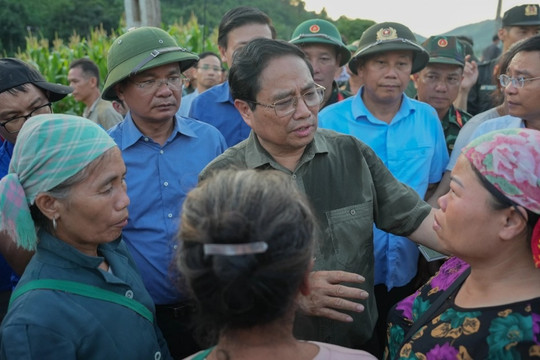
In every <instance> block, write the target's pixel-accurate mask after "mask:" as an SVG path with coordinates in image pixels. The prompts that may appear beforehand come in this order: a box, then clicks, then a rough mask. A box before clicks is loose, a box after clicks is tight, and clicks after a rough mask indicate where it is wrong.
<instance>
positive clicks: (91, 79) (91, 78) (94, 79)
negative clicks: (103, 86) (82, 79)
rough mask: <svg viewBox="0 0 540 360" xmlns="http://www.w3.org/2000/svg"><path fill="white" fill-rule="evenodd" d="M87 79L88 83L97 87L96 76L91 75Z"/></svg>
mask: <svg viewBox="0 0 540 360" xmlns="http://www.w3.org/2000/svg"><path fill="white" fill-rule="evenodd" d="M89 81H90V84H92V86H95V87H97V78H95V77H93V76H92V77H90V80H89Z"/></svg>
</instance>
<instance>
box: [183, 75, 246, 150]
mask: <svg viewBox="0 0 540 360" xmlns="http://www.w3.org/2000/svg"><path fill="white" fill-rule="evenodd" d="M189 117H191V118H193V119H197V120H200V121H204V122H205V123H208V124H210V125H213V126H215V127H216V128H217V129H218V130H219V131H221V133H222V134H223V136H224V137H225V140H226V141H227V146H233V145H236V144H238V143H239V142H240V141H242V140H245V139H247V137H248V136H249V133H250V132H251V128H250V127H249V126H248V125H247V124H246V123H245V121H244V119H242V116H241V115H240V113H239V112H238V110H236V108H235V107H234V100H233V98H232V96H231V94H230V91H229V82H228V81H226V82H224V83H223V84H219V85H216V86H214V87H211V88H210V89H208V90H206V91H205V92H203V93H202V94H199V96H197V97H196V98H195V99H193V102H192V103H191V108H190V110H189Z"/></svg>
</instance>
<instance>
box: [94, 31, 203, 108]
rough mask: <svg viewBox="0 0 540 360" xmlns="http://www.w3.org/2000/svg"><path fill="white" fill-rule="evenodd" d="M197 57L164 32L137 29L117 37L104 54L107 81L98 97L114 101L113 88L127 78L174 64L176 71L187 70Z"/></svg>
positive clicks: (114, 93)
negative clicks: (177, 64) (176, 63)
mask: <svg viewBox="0 0 540 360" xmlns="http://www.w3.org/2000/svg"><path fill="white" fill-rule="evenodd" d="M197 60H199V57H198V56H197V55H196V54H194V53H192V52H190V51H188V50H187V49H184V48H182V47H179V46H178V45H177V44H176V41H175V40H174V39H173V38H172V36H171V35H169V34H168V33H167V32H166V31H165V30H162V29H159V28H156V27H149V26H145V27H140V28H136V29H133V30H131V31H128V32H127V33H125V34H123V35H121V36H119V37H118V38H117V39H116V40H114V42H113V43H112V45H111V47H110V49H109V53H108V55H107V69H108V74H107V79H106V80H105V86H104V87H103V94H102V95H101V97H102V98H103V99H105V100H116V99H117V96H116V91H115V90H114V86H115V85H116V84H117V83H119V82H120V81H122V80H124V79H125V78H127V77H129V76H133V75H135V74H137V73H140V72H141V71H144V70H147V69H151V68H154V67H157V66H161V65H165V64H170V63H174V62H178V63H179V64H180V70H181V71H184V70H187V69H188V68H189V67H191V66H192V65H193V64H194V63H195V62H196V61H197Z"/></svg>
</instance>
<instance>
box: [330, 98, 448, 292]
mask: <svg viewBox="0 0 540 360" xmlns="http://www.w3.org/2000/svg"><path fill="white" fill-rule="evenodd" d="M362 93H363V88H361V89H360V90H359V91H358V93H357V94H356V95H355V96H352V97H350V98H347V99H345V100H343V101H341V102H338V103H336V104H333V105H330V106H328V107H326V108H324V109H323V110H322V111H321V113H320V115H319V125H320V127H321V128H326V129H332V130H335V131H338V132H341V133H345V134H349V135H353V136H355V137H356V138H358V139H360V140H361V141H363V142H364V143H366V144H367V145H369V146H370V147H371V148H372V149H373V150H374V151H375V153H376V154H377V155H378V156H379V157H380V158H381V160H382V161H383V163H384V164H385V165H386V167H387V168H388V169H389V170H390V172H391V173H392V174H393V175H394V176H395V177H396V178H397V179H398V180H399V181H401V182H403V183H405V184H407V185H409V186H410V187H412V188H413V189H414V190H416V192H417V193H418V194H419V195H420V196H421V197H424V195H425V193H426V190H427V188H428V185H429V184H431V183H437V182H439V181H440V180H441V177H442V174H443V172H444V169H445V167H446V164H447V162H448V150H447V148H446V140H445V138H444V132H443V129H442V125H441V122H440V120H439V118H438V116H437V113H436V112H435V109H433V108H432V107H431V106H430V105H427V104H425V103H422V102H419V101H417V100H413V99H410V98H408V97H407V96H402V102H401V107H400V108H399V110H398V112H397V113H396V115H395V116H394V118H393V119H392V121H391V122H390V123H386V122H384V121H381V120H379V119H377V118H376V117H375V116H374V115H373V114H371V112H370V111H369V110H368V109H367V107H366V106H365V105H364V102H363V101H362ZM373 241H374V248H375V284H386V286H387V287H388V289H389V290H390V289H391V288H392V287H396V286H404V285H406V284H407V283H408V282H409V281H410V280H411V279H412V278H413V277H414V276H415V275H416V272H417V262H418V255H419V252H418V248H417V246H416V244H415V243H413V242H412V241H410V240H408V239H407V238H404V237H400V236H395V235H393V234H390V233H387V232H384V231H382V230H379V229H377V228H376V227H375V226H374V233H373Z"/></svg>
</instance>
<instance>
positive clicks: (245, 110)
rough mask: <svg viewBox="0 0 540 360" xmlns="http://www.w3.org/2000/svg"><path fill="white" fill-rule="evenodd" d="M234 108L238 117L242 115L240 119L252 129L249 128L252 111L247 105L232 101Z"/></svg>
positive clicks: (238, 100)
mask: <svg viewBox="0 0 540 360" xmlns="http://www.w3.org/2000/svg"><path fill="white" fill-rule="evenodd" d="M234 107H235V108H236V110H238V112H239V113H240V115H242V119H244V121H245V122H246V124H248V126H249V127H251V128H253V127H252V126H251V124H252V120H253V111H252V110H251V108H250V107H249V104H248V103H247V101H245V100H240V99H236V100H234Z"/></svg>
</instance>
